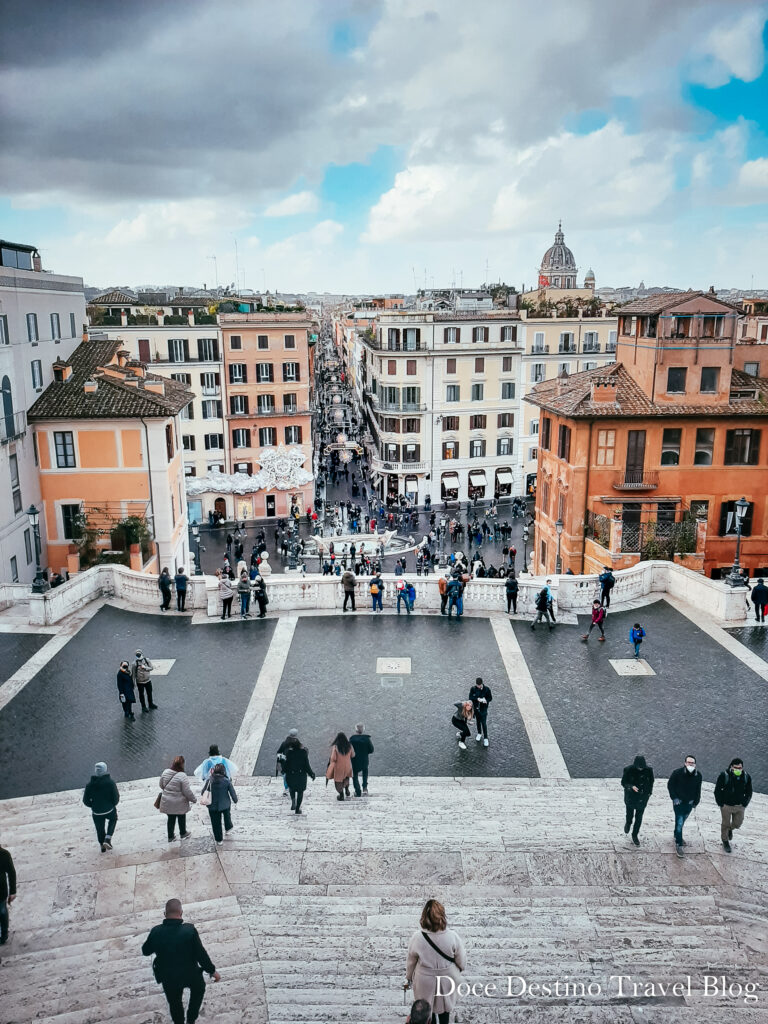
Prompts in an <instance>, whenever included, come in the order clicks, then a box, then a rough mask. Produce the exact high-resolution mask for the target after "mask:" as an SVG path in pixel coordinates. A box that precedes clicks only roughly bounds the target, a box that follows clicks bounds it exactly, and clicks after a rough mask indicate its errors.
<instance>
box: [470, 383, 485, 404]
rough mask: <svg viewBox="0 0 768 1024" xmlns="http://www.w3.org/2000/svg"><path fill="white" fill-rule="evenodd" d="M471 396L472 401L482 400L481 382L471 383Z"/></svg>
mask: <svg viewBox="0 0 768 1024" xmlns="http://www.w3.org/2000/svg"><path fill="white" fill-rule="evenodd" d="M471 397H472V401H473V402H482V400H483V385H482V384H473V385H472V396H471Z"/></svg>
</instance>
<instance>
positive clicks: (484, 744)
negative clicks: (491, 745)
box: [483, 738, 488, 747]
mask: <svg viewBox="0 0 768 1024" xmlns="http://www.w3.org/2000/svg"><path fill="white" fill-rule="evenodd" d="M483 746H484V747H487V746H488V739H487V738H486V739H484V740H483Z"/></svg>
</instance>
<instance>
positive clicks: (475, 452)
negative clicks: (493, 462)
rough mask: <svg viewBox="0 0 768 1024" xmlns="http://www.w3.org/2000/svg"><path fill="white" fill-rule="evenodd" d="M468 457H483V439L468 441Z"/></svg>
mask: <svg viewBox="0 0 768 1024" xmlns="http://www.w3.org/2000/svg"><path fill="white" fill-rule="evenodd" d="M469 457H470V459H482V458H484V457H485V441H484V440H480V439H477V440H474V441H470V442H469Z"/></svg>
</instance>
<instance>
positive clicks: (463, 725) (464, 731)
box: [451, 715, 469, 743]
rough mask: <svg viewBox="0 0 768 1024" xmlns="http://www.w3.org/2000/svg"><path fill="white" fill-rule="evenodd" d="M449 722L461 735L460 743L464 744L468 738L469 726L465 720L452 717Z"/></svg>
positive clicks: (455, 716)
mask: <svg viewBox="0 0 768 1024" xmlns="http://www.w3.org/2000/svg"><path fill="white" fill-rule="evenodd" d="M451 721H452V722H453V724H454V725H455V726H456V728H457V729H458V730H459V732H460V733H461V741H462V743H466V741H467V737H468V736H469V726H468V725H467V720H466V719H465V718H459V717H458V716H457V715H454V716H453V718H452V719H451Z"/></svg>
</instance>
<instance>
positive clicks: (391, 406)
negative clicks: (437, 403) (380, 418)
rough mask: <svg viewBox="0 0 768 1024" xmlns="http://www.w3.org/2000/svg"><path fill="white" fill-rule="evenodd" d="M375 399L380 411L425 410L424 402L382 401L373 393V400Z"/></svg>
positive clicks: (425, 404)
mask: <svg viewBox="0 0 768 1024" xmlns="http://www.w3.org/2000/svg"><path fill="white" fill-rule="evenodd" d="M377 398H378V400H377V402H376V404H377V405H378V407H379V409H381V411H382V412H426V409H427V403H426V402H400V403H399V404H398V403H397V402H384V401H382V399H381V398H379V397H378V396H376V395H374V400H376V399H377Z"/></svg>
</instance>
